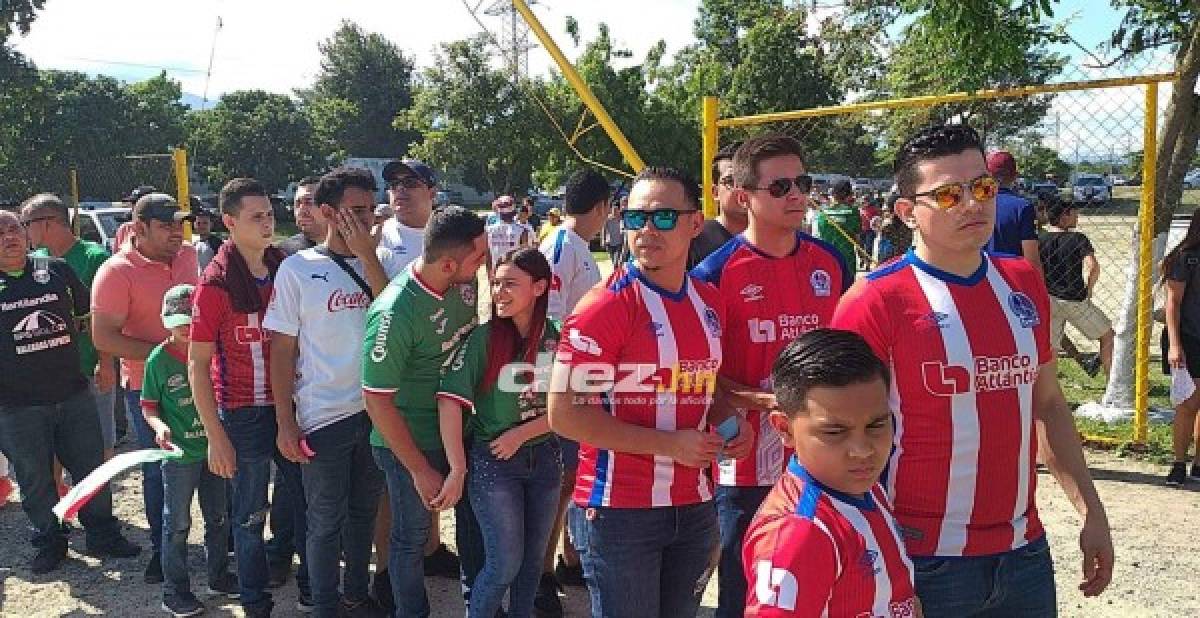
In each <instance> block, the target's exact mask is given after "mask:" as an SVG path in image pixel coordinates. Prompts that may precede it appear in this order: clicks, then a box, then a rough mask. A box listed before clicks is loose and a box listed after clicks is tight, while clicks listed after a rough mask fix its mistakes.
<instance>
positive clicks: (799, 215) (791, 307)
mask: <svg viewBox="0 0 1200 618" xmlns="http://www.w3.org/2000/svg"><path fill="white" fill-rule="evenodd" d="M731 171H732V175H733V184H734V187H735V188H734V190H733V191H732V195H730V201H732V202H736V203H738V204H739V205H740V206H741V208H743V209H744V210H745V211H746V213H747V216H748V220H749V226H748V227H747V228H746V231H745V232H744V233H742V234H739V235H737V236H735V237H733V239H731V240H730V241H729V242H727V243H725V245H723V246H722V247H721V248H720V249H718V250H716V251H715V252H714V253H713V254H712V255H710V256H708V258H706V259H705V260H704V261H703V262H701V263H700V264H699V265H698V266H696V268H694V269H693V270H692V274H693V275H695V276H696V277H698V278H700V279H703V280H704V281H707V282H709V283H711V284H713V285H715V286H716V287H717V289H718V290H720V292H721V296H722V297H723V298H724V300H725V307H726V311H727V318H728V319H727V320H726V324H725V328H724V330H723V331H722V333H723V334H722V338H721V347H722V350H723V353H724V362H723V363H722V364H721V371H720V374H719V375H720V379H721V383H722V390H723V391H724V392H725V393H727V395H728V398H729V399H728V401H729V405H731V406H732V407H734V408H736V409H737V412H736V413H737V414H739V415H741V416H743V417H744V421H743V422H745V423H746V424H747V426H748V428H749V429H748V430H747V431H748V432H749V435H750V436H751V439H752V440H753V442H754V444H753V448H752V450H751V451H750V453H751V454H750V456H747V457H742V458H732V457H724V458H722V459H721V460H720V461H719V462H718V464H717V466H716V467H715V468H714V469H713V473H714V478H715V479H716V481H717V490H716V503H717V517H718V521H719V524H720V531H721V558H720V564H719V566H718V568H717V578H718V579H717V582H718V601H717V612H716V616H718V617H733V616H741V615H742V612H743V609H744V607H745V604H746V578H745V575H744V570H743V568H742V540H743V538H744V537H745V534H746V528H747V526H749V524H750V520H751V519H752V518H753V517H754V513H755V512H757V511H758V507H759V505H761V504H762V502H763V500H764V499H765V498H766V495H767V493H768V492H769V491H770V489H771V486H772V485H774V483H775V482H776V481H777V480H778V479H779V477H780V476H781V475H782V474H783V471H784V468H785V466H786V463H787V457H786V453H785V450H784V445H783V441H782V439H781V438H780V435H779V433H778V432H777V431H776V430H775V428H774V427H773V426H772V425H771V424H770V422H769V421H768V416H769V414H770V411H771V409H773V408H775V397H774V395H773V394H772V391H771V367H772V364H773V363H774V361H775V358H776V357H777V356H778V355H779V353H780V352H781V351H782V350H783V348H784V347H786V346H787V345H788V344H789V343H791V342H792V341H793V340H795V339H796V338H798V337H800V336H801V335H803V334H804V333H806V332H808V331H810V330H813V329H816V328H821V327H824V326H828V325H829V321H830V319H832V318H833V311H834V309H835V308H836V307H837V302H838V299H839V298H840V297H841V295H842V293H843V292H845V291H846V288H848V287H849V286H850V284H851V283H852V282H853V277H852V276H851V275H850V274H849V273H848V272H847V271H846V268H845V264H844V263H843V261H842V258H841V256H840V255H839V254H838V252H837V249H835V248H834V247H832V246H830V245H829V244H827V243H825V242H823V241H821V240H818V239H816V238H813V237H812V236H809V235H808V234H805V233H803V232H802V231H801V230H802V229H804V228H805V227H806V226H805V211H806V210H807V208H808V206H809V203H808V191H807V189H809V188H811V183H812V180H811V177H809V176H808V175H807V174H805V165H804V156H803V151H802V149H801V146H800V143H799V142H797V141H796V140H794V139H792V138H790V137H787V136H784V135H772V136H765V137H759V138H754V139H751V140H747V141H746V143H745V144H743V145H742V146H741V147H740V148H738V150H737V152H736V154H734V157H733V165H732V170H731ZM784 185H787V186H786V188H785V187H784ZM806 185H807V186H806ZM760 187H766V188H760Z"/></svg>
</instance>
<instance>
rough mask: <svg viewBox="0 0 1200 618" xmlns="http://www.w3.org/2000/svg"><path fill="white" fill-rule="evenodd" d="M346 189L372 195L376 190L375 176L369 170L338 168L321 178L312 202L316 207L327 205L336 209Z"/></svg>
mask: <svg viewBox="0 0 1200 618" xmlns="http://www.w3.org/2000/svg"><path fill="white" fill-rule="evenodd" d="M346 189H362V190H363V191H367V192H369V193H372V194H373V193H375V191H376V190H377V189H378V188H377V187H376V185H375V175H374V174H372V173H371V170H368V169H365V168H361V167H339V168H337V169H335V170H333V171H331V172H329V173H327V174H325V175H324V176H322V177H321V180H320V181H318V183H317V191H316V193H315V195H313V201H314V202H315V203H316V204H317V206H320V205H322V204H329V205H330V206H332V207H334V208H338V207H340V206H341V204H342V195H343V194H344V193H345V192H346ZM372 199H374V198H372Z"/></svg>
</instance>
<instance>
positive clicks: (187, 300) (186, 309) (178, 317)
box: [162, 283, 196, 328]
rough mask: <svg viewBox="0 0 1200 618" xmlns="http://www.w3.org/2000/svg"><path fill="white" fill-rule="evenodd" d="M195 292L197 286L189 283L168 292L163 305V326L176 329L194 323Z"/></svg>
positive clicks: (164, 296)
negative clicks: (193, 301)
mask: <svg viewBox="0 0 1200 618" xmlns="http://www.w3.org/2000/svg"><path fill="white" fill-rule="evenodd" d="M195 292H196V288H195V286H192V285H190V284H187V283H181V284H179V285H177V286H175V287H173V288H171V289H169V290H167V293H166V294H165V295H163V303H162V321H163V326H165V327H167V328H175V327H176V326H186V325H188V324H191V323H192V295H193V294H195Z"/></svg>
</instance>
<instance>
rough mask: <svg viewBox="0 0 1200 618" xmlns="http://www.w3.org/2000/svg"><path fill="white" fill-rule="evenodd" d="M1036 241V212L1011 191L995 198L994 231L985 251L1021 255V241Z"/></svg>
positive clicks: (1003, 192)
mask: <svg viewBox="0 0 1200 618" xmlns="http://www.w3.org/2000/svg"><path fill="white" fill-rule="evenodd" d="M1023 240H1037V210H1036V209H1035V208H1034V207H1033V204H1031V203H1029V200H1027V199H1025V198H1023V197H1021V196H1019V195H1017V194H1016V192H1014V191H1013V190H1012V189H1003V188H1002V189H1000V193H999V194H998V195H997V196H996V229H995V231H993V232H992V239H991V240H990V241H988V246H987V249H988V251H991V252H993V253H1007V254H1009V255H1022V253H1021V241H1023Z"/></svg>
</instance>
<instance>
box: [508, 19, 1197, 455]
mask: <svg viewBox="0 0 1200 618" xmlns="http://www.w3.org/2000/svg"><path fill="white" fill-rule="evenodd" d="M519 1H520V0H514V2H519ZM1177 79H1178V75H1177V74H1175V73H1155V74H1151V75H1139V76H1136V77H1120V78H1113V79H1098V80H1090V81H1074V82H1063V83H1060V84H1041V85H1036V86H1019V87H1015V88H1000V89H994V90H977V91H974V92H955V93H951V94H940V95H929V96H920V97H908V98H904V99H891V100H888V101H868V102H864V103H851V104H848V105H834V106H830V107H817V108H813V109H803V110H796V111H790V112H778V113H771V114H756V115H752V116H740V117H734V118H719V117H718V112H717V109H718V108H717V106H718V100H717V98H716V97H705V99H704V110H703V116H702V119H701V122H702V125H701V127H702V128H701V136H702V146H703V148H702V150H703V153H704V160H703V162H702V163H703V165H702V168H703V173H702V178H703V179H704V186H703V187H702V190H703V193H704V212H705V215H706V216H711V215H710V214H709V213H710V212H712V213H715V210H716V208H715V206H714V205H713V204H712V201H713V200H712V183H713V178H712V173H711V171H710V170H711V167H712V159H713V156H715V155H716V152H717V145H718V135H719V132H720V130H721V129H727V128H732V127H745V126H753V125H761V124H768V123H773V122H786V121H789V120H800V119H805V118H819V117H823V116H836V115H842V114H852V113H862V112H870V111H876V110H887V109H905V108H912V107H928V106H932V105H938V104H944V103H970V102H973V101H983V100H991V99H1012V98H1020V97H1028V96H1035V95H1039V94H1051V93H1056V92H1072V91H1079V90H1098V89H1103V88H1124V87H1129V86H1145V88H1146V100H1145V106H1146V108H1145V123H1144V128H1143V136H1142V140H1143V144H1142V147H1143V152H1144V153H1145V156H1144V158H1143V159H1142V195H1141V206H1140V207H1139V208H1138V290H1137V294H1138V306H1137V338H1136V341H1137V350H1136V358H1135V363H1134V364H1135V367H1134V417H1133V418H1134V436H1133V440H1134V442H1136V443H1139V444H1142V443H1145V441H1146V433H1147V427H1146V424H1147V410H1148V408H1149V406H1150V327H1151V326H1152V324H1151V315H1150V313H1151V311H1150V310H1151V306H1152V303H1153V300H1152V299H1151V293H1150V288H1151V286H1150V280H1151V279H1152V277H1153V270H1154V268H1153V264H1152V263H1151V262H1152V261H1153V259H1154V258H1153V253H1154V248H1153V243H1154V210H1155V205H1156V199H1155V198H1156V196H1155V193H1156V190H1157V187H1156V176H1155V172H1156V168H1157V167H1158V85H1159V84H1160V83H1162V82H1171V81H1176V80H1177ZM1085 437H1088V438H1089V439H1093V437H1090V436H1085ZM1094 439H1095V440H1097V441H1102V440H1105V439H1104V438H1094Z"/></svg>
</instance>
